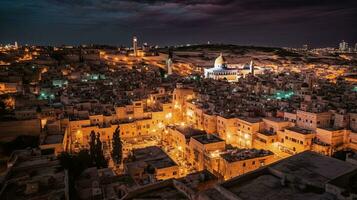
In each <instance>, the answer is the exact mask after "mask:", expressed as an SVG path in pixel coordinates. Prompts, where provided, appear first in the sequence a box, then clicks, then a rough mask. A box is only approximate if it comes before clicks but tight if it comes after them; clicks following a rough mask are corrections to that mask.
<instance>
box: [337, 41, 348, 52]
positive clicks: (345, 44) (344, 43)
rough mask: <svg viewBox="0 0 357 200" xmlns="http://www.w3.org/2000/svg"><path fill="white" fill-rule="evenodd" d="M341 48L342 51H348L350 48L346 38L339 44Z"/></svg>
mask: <svg viewBox="0 0 357 200" xmlns="http://www.w3.org/2000/svg"><path fill="white" fill-rule="evenodd" d="M339 50H340V51H347V50H348V43H347V42H345V41H344V40H342V41H341V43H340V45H339Z"/></svg>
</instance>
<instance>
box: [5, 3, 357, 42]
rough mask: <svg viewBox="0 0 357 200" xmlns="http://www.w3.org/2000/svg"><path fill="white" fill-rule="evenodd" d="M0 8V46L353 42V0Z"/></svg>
mask: <svg viewBox="0 0 357 200" xmlns="http://www.w3.org/2000/svg"><path fill="white" fill-rule="evenodd" d="M0 11H1V12H0V13H1V14H0V28H1V29H2V31H1V33H0V43H12V42H13V41H18V42H19V43H21V44H38V45H60V44H70V45H78V44H111V45H127V46H130V43H131V41H130V39H129V38H131V37H132V35H136V36H138V38H141V42H148V43H149V44H158V45H160V46H164V45H176V44H186V43H191V44H202V43H207V42H208V41H210V42H211V43H226V44H238V45H255V46H277V47H283V46H289V47H300V46H302V45H303V44H309V46H312V47H326V46H333V47H334V46H337V45H338V42H339V41H341V40H345V41H348V42H350V43H351V44H354V43H355V41H356V40H357V38H356V35H357V30H355V28H354V27H355V20H354V19H355V18H356V13H357V3H356V2H355V1H352V0H342V1H338V2H337V1H332V0H327V1H319V0H313V1H304V0H290V1H262V0H254V1H248V0H242V1H232V0H217V1H212V0H200V1H160V0H154V1H149V0H146V1H145V0H136V1H125V0H124V1H115V0H91V1H83V0H81V1H75V2H73V1H56V0H46V1H44V0H40V1H35V2H33V1H23V0H16V1H8V0H4V1H2V2H1V3H0ZM332 27H333V28H332Z"/></svg>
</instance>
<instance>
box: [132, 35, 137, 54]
mask: <svg viewBox="0 0 357 200" xmlns="http://www.w3.org/2000/svg"><path fill="white" fill-rule="evenodd" d="M133 49H134V56H135V57H137V56H138V39H137V38H136V36H134V37H133Z"/></svg>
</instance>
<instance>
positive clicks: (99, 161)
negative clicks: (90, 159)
mask: <svg viewBox="0 0 357 200" xmlns="http://www.w3.org/2000/svg"><path fill="white" fill-rule="evenodd" d="M95 164H96V166H97V168H106V167H108V162H107V160H106V159H105V157H104V152H103V145H102V141H100V134H99V133H97V139H96V145H95Z"/></svg>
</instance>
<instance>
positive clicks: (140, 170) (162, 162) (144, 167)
mask: <svg viewBox="0 0 357 200" xmlns="http://www.w3.org/2000/svg"><path fill="white" fill-rule="evenodd" d="M130 158H133V161H132V162H130V161H129V162H127V163H125V170H126V171H127V172H128V173H129V174H130V175H131V177H133V178H134V180H136V182H139V183H140V184H142V185H145V184H148V183H153V182H156V181H159V180H165V179H170V178H178V177H179V166H178V165H177V164H176V163H175V162H174V161H173V160H172V159H171V158H170V157H169V156H168V155H167V154H166V153H165V152H164V151H163V150H162V149H160V148H159V147H156V146H151V147H146V148H141V149H133V150H132V154H131V157H130ZM130 158H129V159H130Z"/></svg>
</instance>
